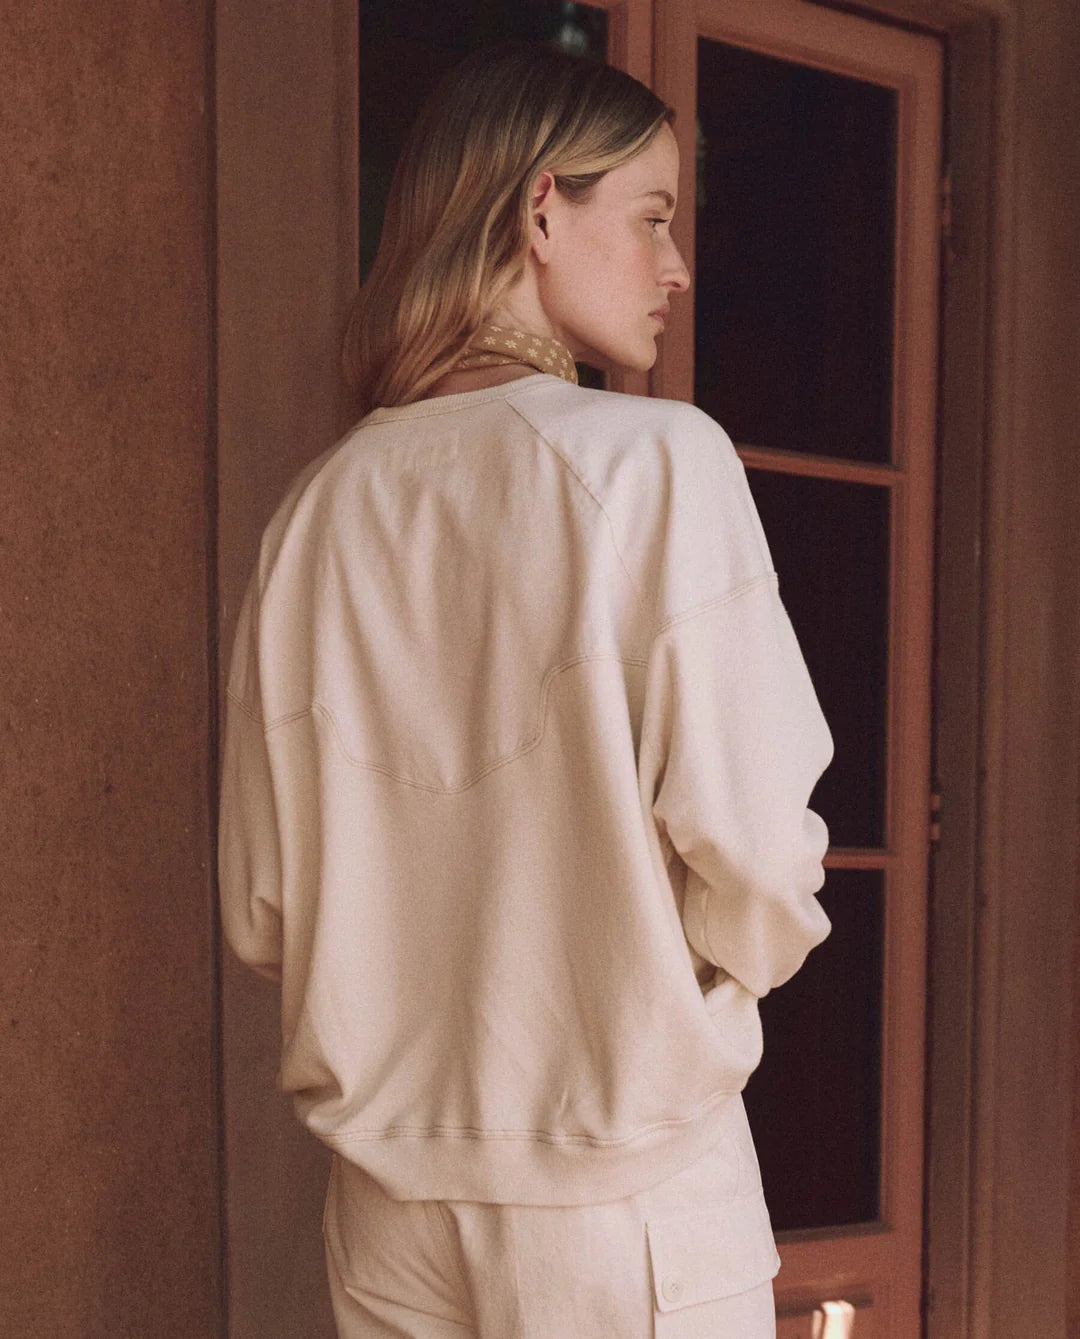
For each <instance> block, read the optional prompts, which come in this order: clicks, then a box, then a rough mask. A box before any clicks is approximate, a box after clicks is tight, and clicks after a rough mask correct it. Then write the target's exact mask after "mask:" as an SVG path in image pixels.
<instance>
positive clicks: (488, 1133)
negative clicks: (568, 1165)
mask: <svg viewBox="0 0 1080 1339" xmlns="http://www.w3.org/2000/svg"><path fill="white" fill-rule="evenodd" d="M740 1091H741V1089H739V1088H718V1089H717V1090H716V1091H715V1092H713V1093H710V1094H709V1096H708V1097H706V1098H705V1099H704V1100H703V1101H701V1102H699V1103H698V1105H697V1106H696V1107H694V1109H693V1111H691V1112H690V1114H689V1115H688V1116H677V1117H676V1116H672V1117H670V1118H668V1119H666V1120H657V1121H653V1122H651V1123H650V1124H649V1125H642V1126H639V1127H638V1129H636V1130H635V1131H634V1132H633V1133H632V1134H625V1135H620V1136H619V1137H618V1138H617V1139H603V1138H601V1137H600V1136H598V1135H594V1134H555V1133H553V1132H552V1131H551V1130H482V1129H480V1128H479V1126H474V1125H415V1126H414V1125H391V1126H388V1127H387V1128H386V1129H385V1130H342V1131H341V1132H339V1133H334V1132H330V1133H325V1134H323V1135H322V1138H324V1139H327V1140H328V1141H331V1142H333V1143H335V1144H351V1143H353V1142H354V1141H360V1140H368V1141H374V1142H383V1141H385V1140H388V1139H466V1140H473V1141H476V1142H479V1143H484V1142H491V1141H503V1140H507V1141H508V1140H515V1139H516V1140H528V1141H529V1142H531V1143H541V1144H552V1145H555V1146H558V1145H560V1144H568V1145H581V1144H584V1145H588V1146H589V1147H591V1148H624V1147H625V1146H626V1145H627V1144H632V1143H634V1142H635V1141H636V1140H638V1139H643V1138H644V1137H645V1136H646V1135H649V1134H653V1133H654V1132H655V1131H657V1130H670V1129H672V1128H674V1127H676V1126H680V1125H690V1124H692V1123H693V1122H694V1121H696V1120H698V1119H699V1117H700V1116H701V1114H702V1113H703V1112H704V1111H707V1110H708V1109H709V1107H712V1106H715V1105H716V1103H717V1102H719V1101H720V1100H721V1099H722V1098H725V1097H737V1096H738V1095H739V1093H740Z"/></svg>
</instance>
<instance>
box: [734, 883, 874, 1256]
mask: <svg viewBox="0 0 1080 1339" xmlns="http://www.w3.org/2000/svg"><path fill="white" fill-rule="evenodd" d="M820 897H821V902H822V905H823V906H824V908H825V911H826V913H827V914H828V916H829V918H830V920H831V921H832V925H833V928H832V933H831V934H830V936H829V938H828V939H826V941H825V943H824V944H822V945H821V946H820V947H819V948H816V949H814V951H813V952H812V953H811V954H810V956H809V957H808V958H807V960H806V963H805V964H804V966H803V967H802V970H801V971H799V972H798V973H797V974H796V975H795V976H794V977H793V978H792V980H791V981H789V982H788V983H787V985H784V986H781V987H780V988H779V989H778V990H774V991H772V992H771V993H770V994H769V995H767V996H766V997H765V999H763V1000H762V1002H761V1016H762V1026H763V1029H764V1033H765V1058H764V1059H763V1061H762V1063H761V1065H760V1067H759V1068H758V1070H757V1071H756V1072H755V1073H754V1074H753V1075H752V1076H751V1078H750V1082H749V1084H748V1085H747V1089H746V1107H747V1112H748V1113H749V1116H750V1124H751V1127H752V1129H753V1132H754V1139H755V1142H756V1144H757V1148H758V1156H759V1158H760V1161H761V1174H762V1180H763V1181H764V1183H765V1195H766V1198H767V1200H768V1203H769V1210H770V1213H771V1215H772V1220H773V1226H774V1227H775V1228H776V1229H777V1231H786V1230H790V1229H794V1228H808V1227H839V1226H842V1225H844V1224H849V1223H864V1222H872V1221H873V1220H874V1219H876V1218H877V1217H878V1214H879V1193H878V1184H879V1173H880V1143H881V1136H880V1123H881V1028H882V983H883V961H884V953H883V945H884V938H883V935H884V912H885V904H884V875H883V874H882V872H881V871H880V870H839V869H833V870H829V872H828V876H827V878H826V882H825V887H824V888H823V889H822V892H821V894H820Z"/></svg>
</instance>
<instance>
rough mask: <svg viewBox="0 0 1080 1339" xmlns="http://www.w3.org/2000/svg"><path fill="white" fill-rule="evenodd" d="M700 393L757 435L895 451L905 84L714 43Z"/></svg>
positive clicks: (701, 145) (707, 101) (704, 403)
mask: <svg viewBox="0 0 1080 1339" xmlns="http://www.w3.org/2000/svg"><path fill="white" fill-rule="evenodd" d="M698 131H699V140H698V174H697V175H698V184H697V243H696V265H695V270H696V273H695V305H694V310H695V344H694V379H695V386H694V395H695V400H696V403H697V404H699V405H700V406H701V407H702V408H703V409H704V410H706V412H707V413H709V414H711V415H712V416H713V417H714V418H715V419H717V420H718V421H719V422H720V423H722V424H723V425H724V427H725V428H726V429H727V431H728V432H729V433H730V434H731V436H732V437H733V438H734V439H735V441H737V442H742V443H745V444H746V445H753V446H764V447H772V448H780V449H783V450H788V451H802V452H807V453H813V454H817V455H828V456H841V457H844V458H845V459H853V460H873V461H887V460H888V459H890V417H891V410H890V399H891V394H892V319H893V244H894V214H895V186H894V177H895V171H896V93H895V91H894V90H892V89H886V88H882V87H879V86H878V85H876V84H868V83H863V82H861V81H859V80H856V79H850V78H846V77H843V76H840V75H836V74H830V73H827V72H825V71H822V70H815V69H810V68H808V67H807V66H803V65H796V64H793V63H791V62H788V61H783V60H777V59H775V58H773V57H770V56H763V55H760V54H758V53H757V52H753V51H746V50H743V49H741V48H739V47H732V46H727V45H725V44H723V43H721V42H714V41H708V40H706V39H700V40H699V42H698Z"/></svg>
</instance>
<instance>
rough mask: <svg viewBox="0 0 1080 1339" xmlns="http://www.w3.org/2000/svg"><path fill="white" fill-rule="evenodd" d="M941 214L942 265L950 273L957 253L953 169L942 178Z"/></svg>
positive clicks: (948, 169)
mask: <svg viewBox="0 0 1080 1339" xmlns="http://www.w3.org/2000/svg"><path fill="white" fill-rule="evenodd" d="M938 204H939V214H938V225H939V227H940V229H941V260H942V265H943V267H944V269H945V271H946V273H948V271H949V270H950V269H951V267H952V264H953V261H954V260H955V259H956V251H955V249H954V248H953V198H952V168H951V167H947V168H946V169H945V172H944V175H943V176H942V178H941V197H940V200H939V202H938Z"/></svg>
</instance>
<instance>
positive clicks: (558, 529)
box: [221, 46, 831, 1339]
mask: <svg viewBox="0 0 1080 1339" xmlns="http://www.w3.org/2000/svg"><path fill="white" fill-rule="evenodd" d="M671 120H672V113H671V111H670V110H669V109H668V108H666V107H665V106H664V105H663V104H662V103H661V102H660V101H659V100H658V99H657V98H656V97H655V96H654V95H653V94H652V93H651V92H649V91H648V90H647V89H645V88H644V87H643V86H642V85H640V84H638V83H637V82H636V81H634V80H632V79H630V78H629V77H628V76H626V75H624V74H622V73H620V72H618V71H615V70H612V69H610V68H608V67H606V66H599V65H594V64H591V63H588V62H585V61H581V60H578V59H575V58H572V57H569V56H566V55H563V54H561V53H557V52H555V51H551V50H547V49H537V48H530V47H518V46H514V47H508V48H497V49H493V50H487V51H482V52H480V53H478V54H477V55H475V56H473V57H471V58H470V59H469V60H467V61H466V62H464V64H463V65H461V66H459V67H458V69H457V70H456V71H455V73H454V74H452V75H451V76H450V77H449V78H448V79H447V80H446V81H445V82H444V84H443V85H442V86H441V87H440V88H439V89H438V90H437V92H436V93H435V94H434V96H433V97H432V99H431V100H430V101H429V103H428V104H427V106H426V107H425V109H424V111H423V112H422V114H421V116H420V119H419V121H418V123H417V125H416V127H415V128H414V131H413V133H412V136H411V138H410V140H409V143H408V145H407V147H406V149H405V151H404V154H403V156H402V159H401V162H400V164H399V166H398V170H397V174H396V177H395V181H394V185H393V189H392V192H391V198H390V202H389V206H388V212H387V217H386V223H385V227H384V231H383V239H382V244H381V248H380V252H379V255H378V258H377V260H376V262H375V265H374V268H373V271H372V274H371V276H370V278H369V279H368V281H367V283H366V284H365V286H364V288H363V290H362V292H361V294H360V296H359V299H358V302H357V306H356V311H355V314H354V318H353V321H352V323H351V326H350V330H349V334H348V337H347V347H346V362H347V365H348V367H349V369H350V371H351V373H352V375H353V378H354V380H355V384H356V386H357V388H358V392H359V395H360V397H361V400H362V406H361V407H362V410H363V411H364V417H363V418H362V420H361V422H360V423H359V425H358V426H357V427H356V428H355V429H354V430H353V432H351V433H350V434H349V435H348V436H347V437H346V438H345V440H344V441H343V442H342V443H340V444H339V445H338V446H336V447H335V448H334V449H333V450H331V451H330V452H329V453H328V454H326V455H325V456H323V457H322V458H321V459H320V460H318V461H316V462H315V463H314V464H313V465H312V466H311V467H309V469H308V470H307V471H306V472H305V473H304V474H303V476H302V477H301V478H300V479H299V480H298V481H297V482H296V484H295V485H294V487H293V488H292V490H291V492H290V494H289V496H288V497H287V499H286V500H285V502H284V503H283V505H282V507H281V508H280V509H279V511H278V513H277V515H276V516H275V518H274V520H273V521H272V522H271V524H270V526H269V527H268V529H267V531H266V535H265V537H264V540H263V545H262V550H261V554H260V559H259V564H258V568H257V571H256V573H255V576H254V578H253V580H252V583H251V586H250V589H249V592H248V596H247V600H246V602H245V605H244V609H243V612H242V615H241V620H240V626H239V629H238V632H237V638H236V646H235V650H234V656H233V663H232V670H231V675H230V682H229V711H228V722H227V736H226V750H225V763H224V773H223V796H222V820H221V886H222V899H223V919H224V926H225V931H226V934H227V936H228V938H229V941H230V942H231V944H232V945H233V947H234V949H235V950H236V951H237V953H238V954H239V955H240V956H241V957H242V958H243V959H244V960H245V961H247V962H249V963H250V964H251V965H252V966H253V967H255V968H257V969H259V970H261V971H263V972H265V973H267V974H270V975H274V976H277V977H279V978H280V980H281V983H282V1022H283V1052H282V1068H281V1081H282V1085H283V1087H284V1088H285V1089H286V1090H287V1091H290V1092H292V1093H293V1095H294V1100H295V1104H296V1109H297V1111H298V1114H299V1115H300V1117H301V1119H302V1120H304V1121H305V1122H306V1124H307V1125H308V1126H309V1128H310V1129H311V1130H313V1131H314V1133H315V1134H316V1135H318V1136H319V1137H320V1138H321V1139H323V1140H324V1141H325V1142H326V1143H327V1144H328V1145H329V1146H330V1147H331V1149H333V1150H334V1152H335V1158H334V1170H333V1174H332V1178H331V1185H330V1190H329V1194H328V1199H327V1209H326V1220H325V1236H326V1241H327V1259H328V1268H329V1273H330V1283H331V1290H332V1294H333V1301H334V1309H335V1315H336V1317H337V1323H338V1326H339V1331H340V1334H341V1335H343V1336H350V1337H351V1336H361V1335H363V1336H391V1335H393V1336H403V1335H407V1336H443V1335H451V1334H453V1335H457V1336H466V1335H477V1336H484V1337H485V1339H487V1337H488V1336H490V1337H492V1339H512V1337H513V1336H525V1335H528V1336H530V1337H531V1339H592V1336H597V1339H599V1336H604V1339H612V1336H619V1339H636V1337H637V1336H647V1335H653V1334H655V1335H657V1336H668V1339H675V1336H689V1335H695V1336H696V1335H701V1336H706V1335H707V1336H710V1339H721V1337H730V1339H759V1337H761V1336H766V1335H771V1334H772V1333H773V1330H774V1319H773V1306H772V1288H771V1279H772V1277H773V1275H774V1274H775V1272H776V1268H777V1265H778V1260H777V1257H776V1253H775V1249H774V1246H773V1240H772V1234H771V1231H770V1227H769V1221H768V1215H767V1211H766V1209H765V1205H764V1202H763V1199H762V1194H761V1183H760V1178H759V1175H758V1171H757V1162H756V1158H755V1155H754V1150H753V1144H752V1142H751V1140H750V1136H749V1132H748V1130H747V1126H746V1119H745V1114H744V1111H743V1106H742V1100H741V1096H740V1093H741V1090H742V1088H743V1086H744V1084H745V1082H746V1079H747V1077H748V1075H749V1074H750V1072H751V1071H752V1070H753V1068H754V1067H755V1065H756V1064H757V1062H758V1060H759V1058H760V1049H761V1035H760V1026H759V1022H758V1012H757V1002H758V999H759V998H760V997H761V996H762V995H764V994H765V993H766V992H767V991H769V990H770V989H772V988H773V987H774V986H777V985H779V984H780V983H781V982H783V981H785V980H786V979H787V978H788V977H790V976H791V975H792V973H793V972H795V971H796V970H797V969H798V967H799V966H800V964H801V963H802V961H803V959H804V957H805V955H806V954H807V952H808V951H809V950H810V949H811V948H812V947H813V946H814V945H815V944H817V943H819V942H820V941H821V940H822V939H823V938H824V937H825V935H826V933H827V932H828V928H829V926H828V921H827V919H826V917H825V915H824V913H823V912H822V910H821V908H820V906H819V904H818V902H817V900H816V899H815V897H814V893H815V892H816V891H817V890H818V888H819V887H820V886H821V882H822V877H823V875H822V866H821V860H822V856H823V854H824V851H825V847H826V833H825V828H824V824H823V823H822V822H821V820H820V819H819V818H817V816H816V815H814V814H812V813H811V812H809V811H808V810H807V808H806V804H807V800H808V798H809V795H810V792H811V790H812V788H813V785H814V782H815V781H816V779H817V777H818V776H819V774H820V773H821V771H822V770H823V768H824V767H825V766H826V764H827V762H828V760H829V757H830V753H831V743H830V739H829V735H828V731H827V729H826V727H825V725H824V723H823V721H822V718H821V714H820V711H819V709H818V706H817V702H816V700H815V697H814V694H813V690H812V688H811V686H810V683H809V680H808V677H807V674H806V670H805V666H804V664H803V661H802V658H801V656H800V654H799V650H798V647H797V645H796V643H795V639H794V636H793V634H792V631H791V628H790V624H789V623H788V620H787V617H786V615H785V613H784V610H783V607H782V606H781V604H780V601H779V598H778V595H777V588H776V579H775V575H774V573H773V571H772V565H771V562H770V558H769V554H768V550H767V548H766V544H765V540H764V537H763V535H762V532H761V528H760V525H759V523H758V520H757V516H756V513H755V511H754V507H753V504H752V502H751V500H750V496H749V493H748V490H747V487H746V480H745V476H744V473H743V470H742V467H741V465H740V463H739V460H738V458H737V457H736V455H735V453H734V451H733V449H732V446H731V443H730V441H729V439H728V438H727V436H726V435H725V434H724V432H723V431H722V429H721V428H719V427H718V426H717V425H716V424H715V423H714V422H712V421H711V420H710V419H709V418H707V417H706V416H705V415H704V414H702V413H701V412H700V411H698V410H696V409H694V408H693V407H691V406H688V405H685V404H681V403H675V402H670V401H660V400H652V399H643V398H638V397H633V396H623V395H615V394H609V393H605V392H600V391H593V390H586V389H584V388H582V387H579V386H578V385H577V384H576V375H575V371H574V366H573V364H574V360H585V361H588V362H590V363H594V364H596V365H598V366H617V367H626V368H635V369H638V370H644V369H646V368H648V367H650V366H651V365H652V363H653V361H654V359H655V356H656V347H655V341H656V338H657V336H658V334H659V333H660V331H661V330H662V329H663V324H664V315H665V313H666V312H667V309H668V304H669V301H670V300H671V298H672V297H673V296H674V297H676V298H677V297H678V296H679V295H681V294H682V293H684V292H685V291H686V289H687V287H688V285H689V276H688V275H687V272H686V268H685V266H684V264H683V262H682V259H681V257H680V256H679V253H678V250H677V249H676V247H675V243H674V242H673V240H672V238H671V233H670V224H671V219H672V215H673V212H674V207H675V197H676V195H677V182H678V152H677V149H676V143H675V138H674V135H673V133H672V131H671V126H670V122H671Z"/></svg>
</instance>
